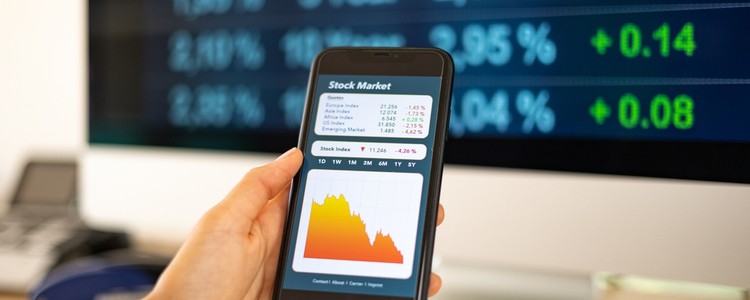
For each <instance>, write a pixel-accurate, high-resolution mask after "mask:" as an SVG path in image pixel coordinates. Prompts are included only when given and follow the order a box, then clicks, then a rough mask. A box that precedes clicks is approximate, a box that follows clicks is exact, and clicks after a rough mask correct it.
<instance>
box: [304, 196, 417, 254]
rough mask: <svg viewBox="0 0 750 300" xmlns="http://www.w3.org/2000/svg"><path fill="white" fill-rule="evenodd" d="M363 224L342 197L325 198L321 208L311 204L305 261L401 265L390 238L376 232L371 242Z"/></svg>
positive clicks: (320, 205) (396, 250)
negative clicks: (324, 260)
mask: <svg viewBox="0 0 750 300" xmlns="http://www.w3.org/2000/svg"><path fill="white" fill-rule="evenodd" d="M365 226H366V225H365V223H364V222H363V221H362V219H361V218H360V216H359V215H358V214H353V213H351V212H350V210H349V202H347V201H346V199H345V198H344V195H339V197H338V198H337V197H336V196H330V195H329V196H326V198H325V199H324V200H323V204H318V203H316V202H315V201H313V203H312V209H311V211H310V224H309V227H308V232H307V242H306V246H305V254H304V256H305V257H306V258H321V259H338V260H354V261H370V262H383V263H397V264H403V263H404V256H403V255H402V254H401V251H399V250H398V249H397V248H396V245H395V244H394V243H393V240H392V239H391V236H390V235H387V234H386V235H383V233H382V232H381V231H380V230H378V233H377V234H376V235H375V240H374V241H373V242H372V243H370V237H369V236H368V235H367V232H366V231H365Z"/></svg>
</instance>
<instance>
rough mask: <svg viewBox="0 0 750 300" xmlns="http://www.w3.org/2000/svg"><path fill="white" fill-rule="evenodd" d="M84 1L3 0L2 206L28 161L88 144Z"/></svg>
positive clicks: (0, 45)
mask: <svg viewBox="0 0 750 300" xmlns="http://www.w3.org/2000/svg"><path fill="white" fill-rule="evenodd" d="M85 20H86V18H85V4H84V2H83V1H80V0H72V1H71V0H68V1H47V0H0V208H4V207H5V205H6V203H7V201H8V199H9V198H10V197H11V196H12V193H13V192H14V187H15V184H16V180H17V176H18V174H19V173H20V171H21V168H22V166H23V163H24V162H25V160H26V158H27V157H29V156H31V155H36V154H55V155H60V154H62V155H64V156H71V155H75V154H76V153H78V152H79V151H80V150H81V149H83V147H84V145H85V132H84V124H85V105H84V103H85V101H84V100H85V96H86V95H85V81H84V79H85V77H84V76H85V68H84V63H85V48H84V45H85V44H84V42H85V32H86V31H85V29H86V28H85Z"/></svg>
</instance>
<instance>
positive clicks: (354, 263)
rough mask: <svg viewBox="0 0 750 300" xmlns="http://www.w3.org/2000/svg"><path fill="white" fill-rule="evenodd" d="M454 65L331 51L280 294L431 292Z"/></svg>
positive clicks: (321, 65) (418, 52)
mask: <svg viewBox="0 0 750 300" xmlns="http://www.w3.org/2000/svg"><path fill="white" fill-rule="evenodd" d="M452 85H453V62H452V60H451V58H450V56H449V55H448V54H447V53H446V52H445V51H442V50H439V49H433V48H330V49H327V50H324V51H323V52H321V53H320V54H318V56H317V57H316V59H315V61H314V62H313V65H312V70H311V73H310V81H309V85H308V90H307V99H306V104H305V111H304V116H303V121H302V126H301V129H300V138H299V145H298V147H299V148H300V149H301V150H302V152H303V153H304V160H303V164H302V168H301V169H300V172H299V173H298V174H297V175H296V177H295V178H294V180H293V183H292V187H291V193H290V201H289V215H288V217H287V223H286V228H285V232H284V237H283V239H282V246H281V254H280V257H279V267H278V272H277V277H276V286H275V291H274V299H283V300H289V299H332V300H336V299H426V298H427V287H428V284H429V282H428V281H429V278H430V277H429V276H430V269H431V262H432V249H433V244H434V238H435V222H436V218H437V210H438V198H439V195H440V183H441V177H442V172H443V149H444V144H445V141H446V139H447V135H446V134H447V129H448V116H449V110H450V99H451V97H450V95H451V89H452Z"/></svg>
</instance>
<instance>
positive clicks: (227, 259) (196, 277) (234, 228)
mask: <svg viewBox="0 0 750 300" xmlns="http://www.w3.org/2000/svg"><path fill="white" fill-rule="evenodd" d="M301 165H302V152H300V151H299V150H298V149H296V148H294V149H291V150H289V151H287V152H286V153H284V154H282V155H281V156H279V158H277V159H276V160H275V161H273V162H271V163H269V164H266V165H264V166H261V167H258V168H255V169H253V170H251V171H250V172H248V173H247V174H246V175H245V176H244V177H243V178H242V180H241V181H240V182H239V183H238V184H237V185H236V186H235V187H234V188H233V189H232V191H231V192H229V194H228V195H227V196H226V197H225V198H224V200H222V201H221V202H220V203H219V204H217V205H216V206H214V207H213V208H211V209H210V210H209V211H208V212H206V214H204V215H203V217H201V219H200V221H199V222H198V224H197V225H196V226H195V228H194V229H193V231H192V232H191V233H190V236H189V237H188V239H187V240H186V241H185V244H183V246H182V247H181V248H180V251H178V253H177V255H176V256H175V257H174V259H173V260H172V262H171V263H170V264H169V266H168V267H167V269H166V270H165V271H164V273H162V275H161V277H160V278H159V281H158V282H157V284H156V286H155V287H154V290H153V291H152V292H151V294H149V295H148V296H147V297H146V299H161V298H175V299H241V298H242V299H271V296H272V295H273V283H274V280H275V278H276V267H277V264H278V259H279V251H280V249H279V248H280V245H281V237H282V235H283V231H284V221H285V219H286V215H287V206H288V196H289V187H290V183H291V181H292V178H293V177H294V175H295V174H296V173H297V171H298V170H299V168H300V166H301ZM444 216H445V214H444V212H443V207H442V206H440V207H439V210H438V222H437V223H438V224H440V223H441V222H442V221H443V219H444ZM441 285H442V281H441V279H440V277H438V276H437V275H435V274H432V276H431V277H430V286H429V295H430V296H432V295H434V294H436V293H437V292H438V290H440V286H441Z"/></svg>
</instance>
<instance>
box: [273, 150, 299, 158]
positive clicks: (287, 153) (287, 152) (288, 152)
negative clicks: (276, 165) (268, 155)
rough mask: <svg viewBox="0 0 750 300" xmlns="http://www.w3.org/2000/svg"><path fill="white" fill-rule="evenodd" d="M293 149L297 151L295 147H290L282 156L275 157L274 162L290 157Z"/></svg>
mask: <svg viewBox="0 0 750 300" xmlns="http://www.w3.org/2000/svg"><path fill="white" fill-rule="evenodd" d="M294 149H297V147H292V149H289V150H287V151H286V152H284V154H282V155H280V156H279V157H277V158H276V160H280V159H283V158H284V157H287V156H289V155H291V154H292V153H293V152H294Z"/></svg>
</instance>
